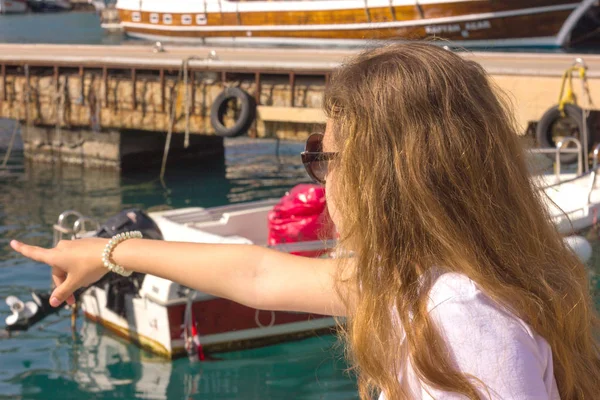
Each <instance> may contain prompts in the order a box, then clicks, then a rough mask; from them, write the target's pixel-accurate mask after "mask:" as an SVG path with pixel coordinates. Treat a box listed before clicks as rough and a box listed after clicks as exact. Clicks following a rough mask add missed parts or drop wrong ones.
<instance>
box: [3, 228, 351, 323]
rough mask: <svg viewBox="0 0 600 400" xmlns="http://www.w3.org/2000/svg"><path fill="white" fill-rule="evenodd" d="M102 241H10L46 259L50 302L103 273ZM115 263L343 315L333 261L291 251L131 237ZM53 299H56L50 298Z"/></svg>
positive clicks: (270, 304)
mask: <svg viewBox="0 0 600 400" xmlns="http://www.w3.org/2000/svg"><path fill="white" fill-rule="evenodd" d="M107 242H108V241H107V240H106V239H80V240H75V241H61V242H59V244H58V245H57V246H56V248H54V249H44V248H40V247H34V246H28V245H25V244H23V243H19V242H16V241H13V242H11V246H12V247H13V248H14V249H15V250H16V251H18V252H20V253H21V254H23V255H24V256H26V257H29V258H32V259H34V260H36V261H40V262H43V263H46V264H49V265H50V266H51V267H52V275H53V279H54V282H55V284H56V285H57V288H56V289H55V291H54V292H53V294H52V298H53V299H52V300H51V304H52V305H53V306H58V305H60V304H61V303H62V302H63V301H68V302H72V301H73V299H72V297H71V295H72V293H73V292H74V291H75V290H77V289H78V288H80V287H84V286H88V285H90V284H92V283H93V282H95V281H97V280H98V279H100V278H101V277H102V276H103V275H104V274H105V273H106V272H107V269H106V268H105V267H104V266H103V265H102V260H101V258H102V257H101V256H102V251H103V249H104V246H105V245H106V243H107ZM113 260H114V262H115V263H117V264H119V265H122V266H123V267H125V268H126V269H129V270H133V271H136V272H141V273H146V274H151V275H156V276H159V277H162V278H165V279H169V280H172V281H175V282H177V283H180V284H182V285H185V286H188V287H191V288H194V289H197V290H200V291H202V292H205V293H209V294H212V295H215V296H219V297H224V298H227V299H230V300H233V301H236V302H238V303H241V304H244V305H247V306H250V307H253V308H258V309H268V310H285V311H299V312H311V313H317V314H325V315H338V316H344V315H345V314H346V312H345V307H344V305H343V303H342V301H341V299H340V298H339V297H338V295H337V292H336V290H335V289H334V279H335V274H336V266H337V263H336V261H335V260H332V259H313V258H306V257H299V256H294V255H290V254H286V253H281V252H277V251H274V250H270V249H266V248H263V247H259V246H253V245H229V244H199V243H178V242H164V241H156V240H144V239H131V240H127V241H125V242H123V243H121V244H119V245H118V246H117V247H116V248H115V250H114V252H113ZM54 298H56V300H55V299H54Z"/></svg>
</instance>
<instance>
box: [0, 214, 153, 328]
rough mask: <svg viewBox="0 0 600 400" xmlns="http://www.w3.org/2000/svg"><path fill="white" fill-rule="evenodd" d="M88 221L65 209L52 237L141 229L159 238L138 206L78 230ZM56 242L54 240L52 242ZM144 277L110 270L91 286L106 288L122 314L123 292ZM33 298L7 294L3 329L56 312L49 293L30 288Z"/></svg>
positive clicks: (104, 234)
mask: <svg viewBox="0 0 600 400" xmlns="http://www.w3.org/2000/svg"><path fill="white" fill-rule="evenodd" d="M73 216H74V217H76V218H77V220H76V221H75V223H74V225H73V227H72V228H71V227H65V226H64V225H65V221H66V220H67V218H69V217H73ZM86 221H89V219H88V218H85V217H83V216H82V215H81V214H80V213H78V212H74V211H67V212H64V213H63V214H61V216H60V217H59V219H58V224H57V225H55V226H54V229H55V232H56V233H57V234H56V235H55V241H57V240H60V239H62V237H63V235H70V236H71V239H78V238H81V237H100V238H107V239H109V238H111V237H113V236H114V235H116V234H118V233H122V232H128V231H140V232H142V235H143V237H144V238H145V239H155V240H162V239H163V236H162V233H161V232H160V229H159V228H158V226H157V225H156V223H155V222H154V221H153V220H152V218H150V217H149V216H148V215H147V214H146V213H145V212H143V211H142V210H139V209H128V210H124V211H122V212H120V213H119V214H117V215H115V216H113V217H111V218H109V219H108V220H107V221H106V222H105V223H104V224H103V225H101V226H100V227H99V228H98V229H97V230H96V231H95V232H94V231H92V232H93V233H91V232H90V233H88V234H81V233H80V229H81V227H82V226H83V224H85V222H86ZM55 244H56V243H55ZM143 279H144V275H143V274H138V273H134V274H132V275H131V276H129V277H123V276H121V275H118V274H115V273H112V272H109V273H108V274H106V275H105V276H104V277H103V278H102V279H100V280H99V281H98V282H96V283H94V286H99V287H102V288H104V289H105V290H106V291H107V294H108V296H107V302H108V304H107V308H108V309H110V310H112V311H114V312H115V313H117V314H119V315H121V316H124V313H125V295H127V294H135V293H137V292H138V290H139V289H140V287H141V284H142V281H143ZM85 290H87V288H82V289H79V290H78V291H76V292H75V298H76V299H78V298H79V295H80V294H81V293H82V292H83V291H85ZM31 297H32V301H27V302H23V301H22V300H20V299H18V298H17V297H15V296H9V297H8V298H7V299H6V303H7V304H8V306H9V307H10V309H11V311H12V314H11V315H10V316H8V317H7V318H6V321H5V322H6V330H7V331H17V330H27V329H29V328H30V327H31V326H32V325H33V324H35V323H37V322H39V321H41V320H42V319H44V318H45V317H47V316H48V315H51V314H56V313H58V312H59V310H60V308H54V307H52V306H50V293H42V292H37V291H35V292H33V293H32V294H31Z"/></svg>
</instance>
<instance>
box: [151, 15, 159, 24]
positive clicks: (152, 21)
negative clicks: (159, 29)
mask: <svg viewBox="0 0 600 400" xmlns="http://www.w3.org/2000/svg"><path fill="white" fill-rule="evenodd" d="M158 21H160V18H159V17H158V14H156V13H152V14H150V22H151V23H153V24H158Z"/></svg>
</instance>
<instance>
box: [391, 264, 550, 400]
mask: <svg viewBox="0 0 600 400" xmlns="http://www.w3.org/2000/svg"><path fill="white" fill-rule="evenodd" d="M428 309H429V312H430V316H431V318H432V320H433V321H434V322H435V323H436V325H437V327H438V329H439V330H440V333H441V335H442V337H443V338H444V339H445V340H446V344H447V347H448V350H449V352H450V357H451V359H452V360H453V362H454V364H455V367H456V368H457V370H458V371H461V372H463V373H466V374H470V375H472V376H475V377H477V378H478V379H480V380H481V381H482V382H483V383H485V384H486V386H487V387H488V390H489V393H490V395H491V400H560V396H559V394H558V388H557V386H556V380H555V379H554V370H553V365H552V350H551V348H550V346H549V345H548V343H547V342H546V340H544V338H542V337H541V336H539V335H538V334H536V333H535V332H534V331H533V330H532V329H531V328H530V327H529V326H528V325H527V324H526V323H525V322H523V321H522V320H521V319H519V318H517V317H516V316H515V315H514V314H512V313H510V312H508V311H506V310H505V309H504V308H502V307H501V306H499V305H498V304H496V303H495V302H494V301H492V300H491V299H490V298H489V297H488V296H486V295H485V294H484V293H483V292H482V291H481V290H480V289H479V288H478V287H477V285H476V284H475V283H474V282H473V281H472V280H471V279H469V278H468V277H466V276H465V275H462V274H457V273H444V274H441V275H440V276H439V277H438V278H437V279H436V281H435V282H434V284H433V286H432V288H431V291H430V294H429V305H428ZM405 371H406V374H403V376H400V377H399V379H400V383H401V384H402V385H407V387H408V388H410V390H411V392H412V395H413V396H412V398H413V399H415V400H431V399H435V400H463V399H465V397H464V396H462V395H458V394H455V393H448V392H442V391H439V390H435V389H432V388H431V387H427V386H426V385H425V384H422V383H421V382H420V381H419V379H417V377H416V376H415V374H414V371H413V370H412V368H411V366H410V364H409V365H407V366H406V369H405ZM481 398H482V399H488V397H487V393H486V392H483V391H481ZM379 399H380V400H385V396H384V394H381V396H380V398H379Z"/></svg>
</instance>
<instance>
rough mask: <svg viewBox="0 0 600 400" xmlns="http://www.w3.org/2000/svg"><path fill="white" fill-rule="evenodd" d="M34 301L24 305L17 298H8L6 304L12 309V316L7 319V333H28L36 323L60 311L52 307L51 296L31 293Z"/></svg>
mask: <svg viewBox="0 0 600 400" xmlns="http://www.w3.org/2000/svg"><path fill="white" fill-rule="evenodd" d="M31 297H32V299H33V301H28V302H26V303H24V302H23V301H21V300H20V299H19V298H18V297H16V296H8V297H7V298H6V304H8V307H10V310H11V311H12V314H11V315H9V316H8V317H6V320H5V322H6V330H7V331H9V332H10V331H26V330H27V329H29V327H31V326H32V325H33V324H35V323H36V322H39V321H41V320H42V319H44V318H46V317H47V316H48V315H51V314H56V313H58V311H59V310H60V309H59V308H54V307H52V306H51V305H50V294H49V293H43V292H37V291H36V292H33V293H31Z"/></svg>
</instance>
